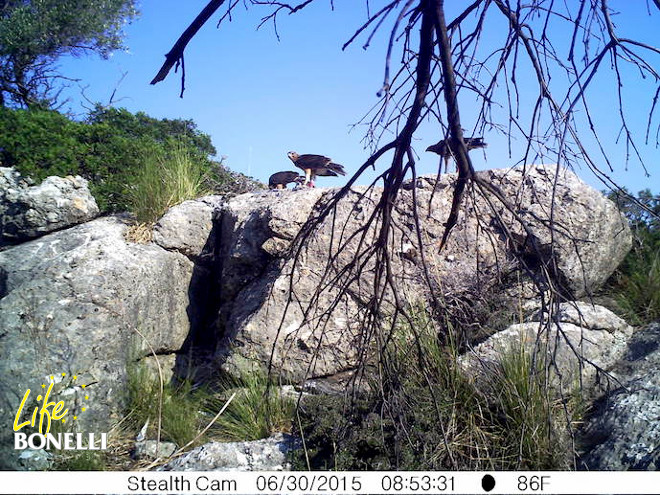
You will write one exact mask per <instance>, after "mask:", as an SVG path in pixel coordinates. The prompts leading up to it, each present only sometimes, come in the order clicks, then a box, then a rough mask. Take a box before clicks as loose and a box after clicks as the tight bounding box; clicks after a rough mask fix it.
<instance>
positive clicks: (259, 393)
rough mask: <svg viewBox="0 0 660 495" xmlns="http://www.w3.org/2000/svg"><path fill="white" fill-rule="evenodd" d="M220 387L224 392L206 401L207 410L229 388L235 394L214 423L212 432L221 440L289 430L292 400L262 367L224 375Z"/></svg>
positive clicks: (224, 396)
mask: <svg viewBox="0 0 660 495" xmlns="http://www.w3.org/2000/svg"><path fill="white" fill-rule="evenodd" d="M221 388H222V389H224V391H225V392H224V393H222V394H219V395H218V396H217V397H216V398H214V399H212V400H210V401H209V403H208V405H209V406H210V411H214V410H219V408H220V407H222V405H224V403H225V401H226V400H227V399H228V398H229V396H230V395H231V393H232V392H236V396H235V397H234V399H233V400H232V402H231V403H230V404H229V406H228V407H227V409H226V410H225V412H224V413H223V414H222V415H221V416H220V417H219V418H218V420H217V421H216V422H215V423H214V425H213V427H212V429H211V431H212V432H213V434H214V435H216V436H218V437H219V438H221V439H223V440H228V441H244V440H259V439H261V438H267V437H269V436H271V435H272V434H274V433H278V432H289V431H290V430H291V424H292V419H293V416H294V414H295V400H294V399H293V398H291V397H287V396H285V395H284V394H283V393H282V391H281V389H280V387H278V386H277V384H274V383H272V382H270V381H269V380H268V377H267V375H266V374H265V373H264V372H263V371H257V370H253V371H249V372H248V371H242V372H241V373H240V376H239V377H238V378H231V377H225V378H223V379H222V381H221Z"/></svg>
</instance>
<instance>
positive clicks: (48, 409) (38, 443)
mask: <svg viewBox="0 0 660 495" xmlns="http://www.w3.org/2000/svg"><path fill="white" fill-rule="evenodd" d="M44 382H45V383H42V384H41V389H40V390H37V391H36V392H33V391H32V390H31V389H29V388H28V389H27V390H26V391H25V394H24V395H23V400H22V401H21V404H20V405H19V406H18V410H17V411H16V415H15V416H14V449H16V450H25V449H35V450H38V449H46V450H52V449H58V450H105V449H107V444H108V438H107V436H108V434H107V433H100V434H99V433H73V432H71V431H67V430H72V429H74V428H75V427H76V425H75V422H76V421H78V419H79V417H80V415H81V414H83V413H85V412H87V411H88V410H89V409H90V406H89V403H88V401H89V399H90V396H89V393H88V390H86V387H87V385H86V384H84V383H82V380H81V379H80V377H79V375H71V376H69V377H67V374H66V373H60V374H55V375H48V376H47V377H45V380H44ZM65 384H66V386H65ZM56 385H58V389H59V388H62V389H64V391H63V392H62V393H61V395H67V393H68V394H71V393H80V396H81V400H80V405H78V406H76V407H75V409H72V410H71V411H70V410H69V408H67V407H66V406H65V404H64V401H62V400H59V401H57V402H56V401H54V400H51V396H53V395H55V394H54V393H53V387H55V386H56ZM35 395H36V397H35ZM51 428H52V431H51ZM23 429H25V430H27V432H26V431H21V430H23Z"/></svg>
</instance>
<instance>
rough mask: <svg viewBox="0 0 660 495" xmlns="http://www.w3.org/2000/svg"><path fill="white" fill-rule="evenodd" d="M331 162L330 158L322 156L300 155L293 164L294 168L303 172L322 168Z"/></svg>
mask: <svg viewBox="0 0 660 495" xmlns="http://www.w3.org/2000/svg"><path fill="white" fill-rule="evenodd" d="M331 162H332V160H331V159H330V158H328V157H327V156H323V155H300V156H299V157H298V159H297V160H296V162H295V163H296V166H298V167H300V168H302V169H303V170H307V169H311V170H315V169H319V168H323V167H325V166H327V165H328V164H329V163H331Z"/></svg>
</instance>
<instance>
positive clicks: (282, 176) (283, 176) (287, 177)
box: [268, 171, 305, 189]
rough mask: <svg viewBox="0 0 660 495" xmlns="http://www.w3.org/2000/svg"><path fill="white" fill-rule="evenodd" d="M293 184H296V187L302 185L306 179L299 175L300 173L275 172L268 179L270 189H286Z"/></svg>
mask: <svg viewBox="0 0 660 495" xmlns="http://www.w3.org/2000/svg"><path fill="white" fill-rule="evenodd" d="M291 182H294V183H296V185H297V184H302V183H303V182H305V177H303V176H302V175H298V172H292V171H285V172H275V173H274V174H273V175H271V176H270V178H269V179H268V189H286V185H287V184H289V183H291Z"/></svg>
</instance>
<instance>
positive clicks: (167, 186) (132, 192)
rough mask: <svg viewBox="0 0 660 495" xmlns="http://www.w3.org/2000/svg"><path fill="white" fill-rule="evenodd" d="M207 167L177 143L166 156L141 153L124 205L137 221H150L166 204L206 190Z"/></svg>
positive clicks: (163, 209) (166, 206) (196, 196)
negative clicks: (141, 158)
mask: <svg viewBox="0 0 660 495" xmlns="http://www.w3.org/2000/svg"><path fill="white" fill-rule="evenodd" d="M206 173H207V169H206V167H205V166H204V162H203V161H202V160H200V159H195V158H193V157H192V156H191V155H190V152H189V151H188V150H187V149H186V148H184V147H182V146H180V147H178V148H176V149H174V150H173V151H172V152H171V153H169V154H168V155H167V156H148V157H147V156H145V157H144V159H143V162H142V164H141V165H140V167H139V168H138V169H137V171H136V174H135V178H134V182H133V183H132V184H130V185H129V186H128V208H129V210H130V211H131V212H132V213H133V214H135V217H136V219H137V221H138V222H140V223H153V222H155V221H156V220H158V218H160V217H161V215H163V213H165V211H166V210H167V208H169V207H170V206H173V205H176V204H178V203H181V202H183V201H186V200H188V199H194V198H198V197H200V196H203V195H204V194H209V193H210V191H209V190H207V189H206V187H207V186H206V177H207V175H206Z"/></svg>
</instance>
